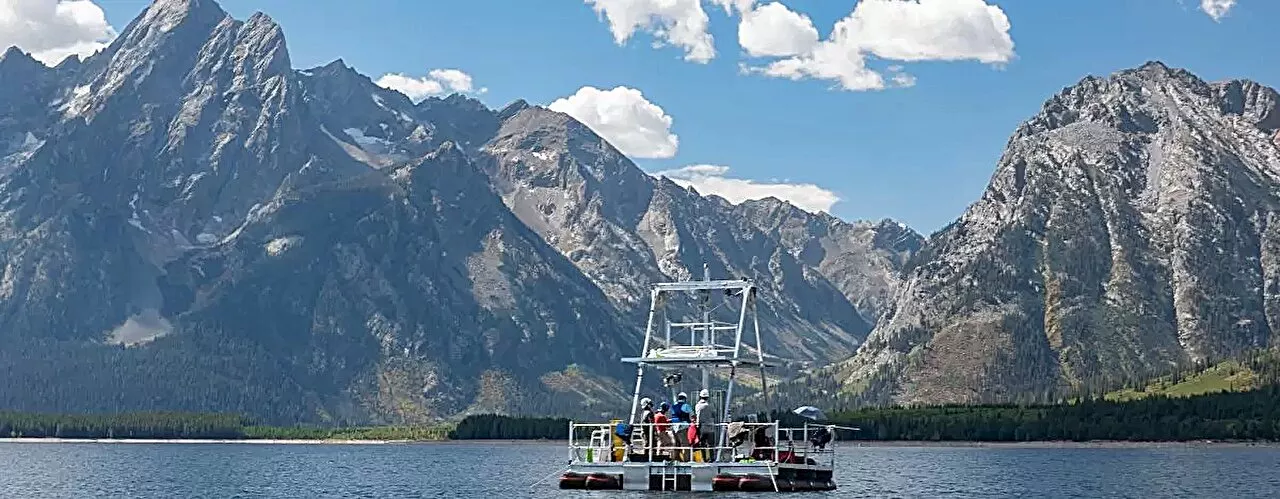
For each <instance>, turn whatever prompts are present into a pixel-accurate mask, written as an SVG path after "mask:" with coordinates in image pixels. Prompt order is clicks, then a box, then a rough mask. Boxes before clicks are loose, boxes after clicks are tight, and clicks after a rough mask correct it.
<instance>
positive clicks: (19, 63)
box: [0, 46, 49, 82]
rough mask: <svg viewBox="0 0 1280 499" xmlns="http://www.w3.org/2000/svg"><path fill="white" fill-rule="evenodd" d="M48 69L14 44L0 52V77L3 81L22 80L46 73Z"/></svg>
mask: <svg viewBox="0 0 1280 499" xmlns="http://www.w3.org/2000/svg"><path fill="white" fill-rule="evenodd" d="M48 70H49V68H48V67H47V66H45V65H44V64H41V63H40V61H37V60H35V58H33V57H31V54H28V53H26V52H23V51H22V49H20V48H18V47H16V46H15V47H9V48H8V49H7V50H5V51H4V54H0V77H3V78H4V80H5V81H14V82H19V81H24V80H26V79H28V78H33V77H37V76H38V75H40V74H43V73H46V72H48Z"/></svg>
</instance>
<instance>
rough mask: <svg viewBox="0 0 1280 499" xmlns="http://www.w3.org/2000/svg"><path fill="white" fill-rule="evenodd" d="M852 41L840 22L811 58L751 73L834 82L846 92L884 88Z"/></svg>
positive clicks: (793, 59) (778, 63) (776, 63)
mask: <svg viewBox="0 0 1280 499" xmlns="http://www.w3.org/2000/svg"><path fill="white" fill-rule="evenodd" d="M851 37H852V33H850V32H849V30H848V24H847V23H846V22H845V21H841V23H839V24H837V25H836V29H835V31H833V32H832V34H831V38H830V39H829V40H826V41H823V42H821V43H819V44H818V45H817V46H816V47H814V48H813V50H812V51H810V52H809V53H808V54H802V55H798V56H795V57H790V58H787V59H782V60H779V61H774V62H773V63H771V64H769V65H768V66H765V67H763V68H749V71H752V72H759V73H763V74H765V75H768V76H773V77H777V78H790V79H792V80H800V79H804V78H814V79H820V80H835V81H836V82H837V83H838V84H839V85H840V87H841V88H844V89H845V90H879V89H882V88H884V87H885V84H884V77H882V76H880V73H877V72H875V71H874V70H872V69H870V68H868V67H867V63H866V58H865V57H864V56H863V54H862V51H861V50H860V49H859V48H858V46H857V44H856V43H855V42H853V41H851V40H850V38H851Z"/></svg>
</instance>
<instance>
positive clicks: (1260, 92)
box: [1214, 80, 1280, 132]
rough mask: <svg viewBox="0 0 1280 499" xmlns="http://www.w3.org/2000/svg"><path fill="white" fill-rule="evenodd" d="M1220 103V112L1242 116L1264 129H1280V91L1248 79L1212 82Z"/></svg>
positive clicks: (1270, 130) (1272, 130)
mask: <svg viewBox="0 0 1280 499" xmlns="http://www.w3.org/2000/svg"><path fill="white" fill-rule="evenodd" d="M1214 90H1215V91H1216V92H1217V94H1218V98H1219V100H1220V102H1221V104H1222V112H1223V113H1226V114H1234V115H1239V116H1243V117H1245V118H1247V119H1249V120H1251V121H1253V122H1254V123H1256V124H1257V126H1258V128H1261V129H1262V130H1264V131H1268V132H1275V131H1276V130H1278V129H1280V93H1277V92H1276V90H1275V89H1273V88H1271V87H1268V86H1265V85H1262V84H1261V83H1258V82H1255V81H1250V80H1231V81H1227V82H1221V83H1216V84H1214Z"/></svg>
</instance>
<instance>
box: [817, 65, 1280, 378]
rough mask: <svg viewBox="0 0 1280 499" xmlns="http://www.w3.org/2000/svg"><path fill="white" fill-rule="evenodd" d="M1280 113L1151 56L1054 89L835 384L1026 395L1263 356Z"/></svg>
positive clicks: (1274, 312)
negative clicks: (1183, 365) (1246, 353)
mask: <svg viewBox="0 0 1280 499" xmlns="http://www.w3.org/2000/svg"><path fill="white" fill-rule="evenodd" d="M1278 105H1280V99H1278V98H1277V94H1276V92H1275V91H1274V90H1272V89H1269V88H1266V87H1263V86H1261V85H1259V84H1257V83H1254V82H1248V81H1231V82H1223V83H1206V82H1204V81H1202V80H1200V79H1199V78H1196V77H1195V76H1194V75H1191V74H1190V73H1188V72H1186V71H1182V70H1178V69H1171V68H1168V67H1166V66H1164V65H1162V64H1160V63H1149V64H1146V65H1144V66H1142V67H1141V68H1137V69H1133V70H1127V71H1121V72H1119V73H1117V74H1115V75H1112V76H1110V77H1108V78H1095V77H1089V78H1086V79H1084V80H1083V81H1081V82H1079V83H1078V84H1076V85H1074V86H1072V87H1070V88H1067V89H1065V90H1064V91H1063V92H1062V93H1060V94H1058V95H1056V96H1054V97H1053V98H1052V99H1050V100H1049V101H1048V102H1047V103H1045V105H1044V108H1043V110H1042V111H1041V112H1040V114H1038V115H1036V116H1035V117H1034V118H1032V119H1031V120H1029V121H1027V122H1026V123H1025V124H1023V125H1022V126H1021V127H1019V129H1018V130H1017V132H1015V133H1014V135H1013V138H1012V139H1011V140H1010V142H1009V145H1008V149H1007V150H1006V152H1005V154H1004V156H1003V157H1002V158H1001V160H1000V163H999V165H998V167H997V169H996V173H995V174H994V176H993V177H992V179H991V184H990V186H989V187H988V189H987V191H986V192H985V193H984V194H983V196H982V198H981V199H980V200H979V201H978V202H976V203H975V204H973V205H972V206H971V207H970V208H969V209H968V210H967V211H966V212H965V214H964V215H963V216H962V217H961V218H960V219H959V220H957V221H956V222H954V223H953V224H951V225H950V226H948V227H947V228H945V229H944V230H942V231H941V232H939V233H938V234H937V235H935V236H933V237H932V238H931V239H930V240H929V241H928V243H926V244H925V245H924V247H923V248H922V249H921V250H920V252H919V253H917V254H916V255H915V256H914V257H913V258H912V261H911V263H909V264H908V270H907V274H906V277H905V282H903V283H902V285H900V286H899V287H898V291H897V292H896V296H895V298H894V301H893V305H892V308H891V310H890V311H889V313H888V314H887V315H886V317H885V319H884V321H883V322H882V323H881V324H880V325H879V327H878V328H877V329H876V330H875V331H874V332H873V333H872V334H871V336H870V338H868V340H867V342H866V343H865V344H864V345H863V346H862V348H861V349H860V350H859V352H858V354H857V356H856V357H854V358H853V359H852V360H851V361H849V362H847V363H845V364H843V365H842V366H841V370H842V373H843V375H842V376H843V380H844V382H845V383H846V389H848V390H851V391H853V392H855V393H857V394H859V396H860V399H861V400H862V401H864V402H879V403H887V402H897V403H916V402H924V403H942V402H987V401H1007V400H1035V399H1044V398H1047V397H1050V396H1053V395H1054V394H1061V393H1063V392H1065V391H1068V390H1070V389H1072V388H1074V387H1078V386H1080V385H1082V384H1085V383H1090V382H1095V381H1097V380H1098V379H1104V380H1105V379H1111V380H1119V379H1124V378H1126V377H1139V376H1142V375H1144V374H1146V373H1149V372H1151V371H1152V370H1154V369H1159V368H1162V367H1168V366H1171V365H1174V364H1177V363H1180V362H1186V361H1194V360H1199V359H1206V358H1214V357H1222V356H1229V355H1232V354H1235V353H1238V352H1241V351H1242V350H1245V349H1249V348H1254V347H1261V346H1266V345H1268V344H1269V343H1273V342H1274V340H1273V338H1274V336H1273V333H1272V331H1273V330H1274V328H1275V327H1277V326H1278V325H1280V324H1278V323H1277V321H1278V320H1280V309H1278V308H1277V303H1280V302H1277V298H1278V293H1280V286H1278V285H1277V282H1278V281H1277V274H1278V273H1280V261H1278V260H1277V249H1278V248H1280V245H1277V243H1278V242H1280V239H1278V234H1280V232H1278V231H1280V225H1277V222H1280V213H1278V212H1277V209H1280V197H1277V196H1278V195H1280V150H1278V148H1277V140H1276V131H1277V128H1280V111H1278V110H1277V106H1278Z"/></svg>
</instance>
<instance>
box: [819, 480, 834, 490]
mask: <svg viewBox="0 0 1280 499" xmlns="http://www.w3.org/2000/svg"><path fill="white" fill-rule="evenodd" d="M822 490H836V482H835V480H827V481H826V483H824V484H823V487H822Z"/></svg>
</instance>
